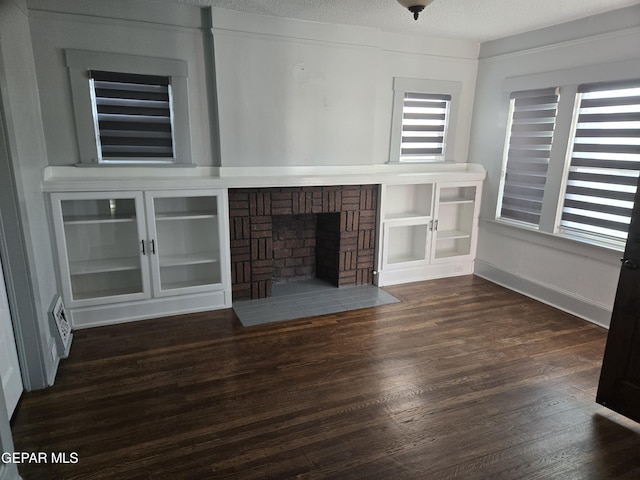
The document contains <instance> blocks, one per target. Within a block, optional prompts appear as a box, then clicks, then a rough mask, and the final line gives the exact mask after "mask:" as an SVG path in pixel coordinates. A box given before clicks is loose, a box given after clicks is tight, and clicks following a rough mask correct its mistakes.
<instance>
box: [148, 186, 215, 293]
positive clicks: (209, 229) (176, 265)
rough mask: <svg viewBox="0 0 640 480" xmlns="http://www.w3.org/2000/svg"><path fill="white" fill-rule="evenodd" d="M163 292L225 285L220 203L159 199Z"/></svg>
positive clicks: (206, 198) (207, 199) (211, 198)
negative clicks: (221, 270)
mask: <svg viewBox="0 0 640 480" xmlns="http://www.w3.org/2000/svg"><path fill="white" fill-rule="evenodd" d="M154 209H155V214H156V225H155V226H156V233H157V239H156V245H155V248H156V254H157V255H158V261H159V267H160V289H161V290H172V289H176V288H186V287H197V286H203V285H211V284H216V283H220V282H221V272H220V243H219V242H220V232H219V223H218V199H217V197H215V196H202V197H172V198H155V199H154Z"/></svg>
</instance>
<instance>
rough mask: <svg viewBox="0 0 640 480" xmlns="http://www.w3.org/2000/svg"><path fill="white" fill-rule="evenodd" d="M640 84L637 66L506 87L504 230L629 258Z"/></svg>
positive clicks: (591, 69)
mask: <svg viewBox="0 0 640 480" xmlns="http://www.w3.org/2000/svg"><path fill="white" fill-rule="evenodd" d="M637 74H638V63H637V61H627V62H617V63H610V64H607V66H606V68H605V67H603V66H602V65H592V66H588V67H581V68H575V69H568V70H561V71H554V72H545V73H541V74H536V75H529V76H523V77H514V78H511V79H506V80H505V83H504V87H503V99H504V102H505V103H504V105H505V108H506V107H507V105H508V107H509V110H508V112H509V114H508V116H506V118H507V121H506V122H505V123H506V140H505V147H504V150H503V167H502V171H501V174H502V178H501V184H500V189H499V191H498V201H497V205H496V219H497V220H499V221H503V222H506V223H509V224H511V225H513V226H520V227H524V228H529V229H536V230H538V231H540V232H544V233H547V234H552V235H558V236H560V237H563V238H568V239H571V240H576V241H580V242H584V243H589V244H592V245H599V246H602V247H605V248H609V249H613V250H621V249H623V248H624V245H625V242H626V239H627V232H628V228H629V223H630V220H631V210H632V208H633V202H634V198H635V193H636V190H637V184H638V177H639V176H640V79H638V78H637ZM612 77H613V78H616V77H617V79H616V80H610V79H611V78H612ZM584 80H587V81H588V83H586V82H584ZM581 81H582V82H581ZM552 82H553V83H556V82H557V83H556V84H559V85H560V86H559V87H551V86H550V85H553V83H552ZM578 82H580V83H578Z"/></svg>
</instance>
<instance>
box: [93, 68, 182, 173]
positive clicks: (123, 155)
mask: <svg viewBox="0 0 640 480" xmlns="http://www.w3.org/2000/svg"><path fill="white" fill-rule="evenodd" d="M89 77H90V82H91V83H90V84H91V98H92V106H93V116H94V123H95V128H96V141H97V148H98V162H99V163H129V162H132V161H135V162H137V163H141V162H142V161H147V162H157V163H163V162H165V163H173V162H174V159H175V154H174V149H173V129H172V119H173V117H172V99H171V83H170V78H169V77H162V76H151V75H136V74H128V73H117V72H103V71H98V70H94V71H91V72H90V75H89Z"/></svg>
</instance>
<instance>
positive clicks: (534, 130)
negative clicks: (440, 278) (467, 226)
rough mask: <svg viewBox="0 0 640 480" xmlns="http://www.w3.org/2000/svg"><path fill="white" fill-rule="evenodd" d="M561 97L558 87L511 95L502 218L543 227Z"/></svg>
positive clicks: (501, 207)
mask: <svg viewBox="0 0 640 480" xmlns="http://www.w3.org/2000/svg"><path fill="white" fill-rule="evenodd" d="M558 98H559V89H558V88H547V89H541V90H528V91H522V92H515V93H512V94H511V100H510V103H509V105H510V106H509V126H508V129H507V130H508V132H509V136H508V138H507V143H506V146H505V152H504V160H503V163H504V165H505V166H504V167H503V176H502V177H503V180H502V181H503V185H502V189H501V190H502V199H501V202H500V205H501V206H500V214H499V217H500V218H503V219H509V220H515V221H519V222H524V223H527V224H531V225H535V226H538V225H539V224H540V214H541V212H542V201H543V197H544V190H545V184H546V181H547V170H548V167H549V158H550V155H551V144H552V142H553V132H554V130H555V126H556V115H557V112H558Z"/></svg>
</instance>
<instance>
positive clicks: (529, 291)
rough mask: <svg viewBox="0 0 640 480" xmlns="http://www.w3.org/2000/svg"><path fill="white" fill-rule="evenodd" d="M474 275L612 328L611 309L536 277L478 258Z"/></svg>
mask: <svg viewBox="0 0 640 480" xmlns="http://www.w3.org/2000/svg"><path fill="white" fill-rule="evenodd" d="M474 274H475V275H477V276H479V277H482V278H484V279H485V280H489V281H490V282H493V283H497V284H498V285H502V286H503V287H505V288H508V289H509V290H514V291H516V292H518V293H521V294H523V295H526V296H527V297H530V298H533V299H534V300H538V301H539V302H542V303H545V304H547V305H550V306H552V307H554V308H557V309H559V310H562V311H564V312H567V313H570V314H571V315H575V316H576V317H579V318H582V319H583V320H587V321H588V322H591V323H595V324H596V325H599V326H601V327H604V328H607V329H608V328H609V323H610V321H611V308H609V307H608V306H606V305H603V304H600V303H595V302H592V301H590V300H588V299H586V298H584V297H580V296H578V295H575V294H572V293H570V292H567V291H563V290H558V289H555V288H550V287H548V286H546V285H543V284H541V283H538V282H536V281H534V280H531V279H528V278H525V277H521V276H518V275H515V274H513V273H510V272H506V271H504V270H501V269H499V268H497V267H495V266H493V265H491V264H489V263H486V262H483V261H482V260H478V259H476V261H475V271H474Z"/></svg>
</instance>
